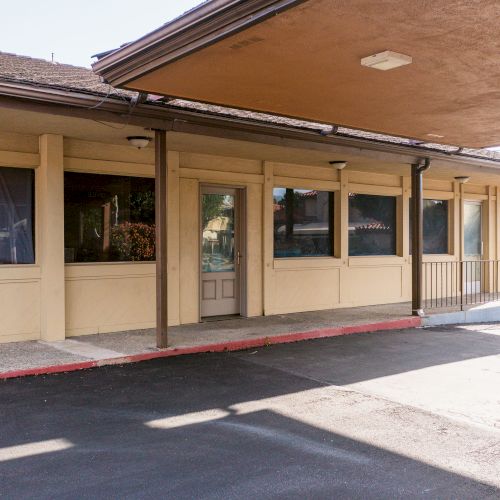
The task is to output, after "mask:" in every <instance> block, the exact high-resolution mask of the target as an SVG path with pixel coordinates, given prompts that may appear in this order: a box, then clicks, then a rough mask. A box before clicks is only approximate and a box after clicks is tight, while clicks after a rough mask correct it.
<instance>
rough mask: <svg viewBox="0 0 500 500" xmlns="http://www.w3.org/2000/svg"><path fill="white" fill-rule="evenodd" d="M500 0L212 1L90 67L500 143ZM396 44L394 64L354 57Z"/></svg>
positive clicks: (141, 86)
mask: <svg viewBox="0 0 500 500" xmlns="http://www.w3.org/2000/svg"><path fill="white" fill-rule="evenodd" d="M499 19H500V2H498V0H473V1H471V0H442V1H440V2H433V1H421V2H415V1H414V0H380V1H377V2H374V1H373V0H349V1H347V0H306V1H303V0H302V1H297V0H282V1H269V0H246V1H235V0H232V1H231V0H212V1H209V2H206V3H204V4H202V5H201V6H200V7H198V8H196V9H194V10H193V11H190V12H188V13H187V14H186V15H184V16H183V17H181V18H179V19H177V20H175V21H173V22H172V23H169V24H167V25H165V26H164V27H162V28H160V29H159V30H157V31H155V32H153V33H150V34H148V35H146V36H145V37H143V38H141V39H140V40H138V41H137V42H134V43H132V44H129V45H127V46H124V47H123V48H121V49H119V50H117V51H115V52H112V53H109V54H107V55H105V56H104V57H103V58H102V59H100V60H99V61H98V62H97V63H96V64H95V65H94V70H95V71H96V72H97V73H98V74H100V75H102V76H103V77H104V78H105V79H106V80H107V81H108V82H109V83H110V84H112V85H115V86H123V87H126V88H129V89H134V90H139V91H143V92H148V93H153V94H161V95H166V96H173V97H181V98H185V99H190V100H196V101H202V102H208V103H215V104H220V105H224V106H230V107H237V108H243V109H250V110H255V111H262V112H267V113H275V114H280V115H285V116H292V117H297V118H303V119H307V120H313V121H319V122H324V123H329V124H336V125H343V126H347V127H352V128H358V129H363V130H369V131H375V132H382V133H387V134H391V135H399V136H403V137H410V138H415V139H420V140H422V141H425V142H440V143H445V144H453V145H457V146H464V147H473V148H480V147H488V146H494V145H500V88H499V83H500V53H499V41H500V23H499V22H498V20H499ZM384 50H391V51H394V52H399V53H403V54H406V55H409V56H411V57H412V58H413V62H412V64H409V65H406V66H402V67H399V68H396V69H392V70H389V71H379V70H376V69H372V68H367V67H364V66H361V64H360V60H361V59H362V58H363V57H366V56H369V55H372V54H375V53H377V52H381V51H384Z"/></svg>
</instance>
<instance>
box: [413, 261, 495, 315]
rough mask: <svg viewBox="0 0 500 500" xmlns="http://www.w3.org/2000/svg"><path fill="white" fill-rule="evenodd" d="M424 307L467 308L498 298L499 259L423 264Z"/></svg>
mask: <svg viewBox="0 0 500 500" xmlns="http://www.w3.org/2000/svg"><path fill="white" fill-rule="evenodd" d="M422 267H423V269H422V278H423V280H422V281H423V283H422V286H423V288H422V292H423V305H424V309H443V308H452V309H457V308H460V309H461V310H463V309H464V308H466V307H468V306H472V305H476V304H484V303H486V302H492V301H495V300H499V297H500V293H499V271H500V266H499V261H498V260H463V261H451V262H424V263H423V264H422Z"/></svg>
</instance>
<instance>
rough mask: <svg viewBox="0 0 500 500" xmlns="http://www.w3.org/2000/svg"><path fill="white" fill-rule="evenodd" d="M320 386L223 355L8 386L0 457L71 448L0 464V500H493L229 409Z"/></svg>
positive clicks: (374, 453)
mask: <svg viewBox="0 0 500 500" xmlns="http://www.w3.org/2000/svg"><path fill="white" fill-rule="evenodd" d="M391 335H394V334H391ZM304 345H305V344H301V346H304ZM291 347H292V346H291ZM353 348H354V346H353ZM443 359H444V358H443ZM321 386H322V385H321V384H318V383H316V382H313V381H311V380H309V379H306V378H302V377H298V376H294V375H291V374H287V373H284V372H282V371H281V370H276V369H273V368H270V367H267V366H263V365H259V364H253V363H247V362H244V361H243V360H242V359H239V358H238V357H236V356H234V355H226V354H214V355H198V356H191V357H183V358H175V359H163V360H156V361H151V362H147V363H141V364H136V365H129V366H123V367H106V368H101V369H95V370H90V371H87V372H74V373H70V374H65V375H54V376H44V377H38V378H28V379H17V380H10V381H7V382H5V383H3V384H2V385H1V386H0V418H1V422H2V424H1V433H0V453H1V450H2V449H5V448H7V447H12V446H19V445H22V444H26V443H33V442H40V441H46V440H53V439H60V438H64V439H66V440H68V441H69V442H70V443H72V445H73V446H72V447H71V448H68V449H66V450H62V451H57V452H50V453H45V454H40V455H38V456H28V457H25V458H18V459H14V460H6V461H3V462H0V484H1V485H2V486H1V490H0V497H1V498H58V499H59V498H147V497H151V496H154V497H168V498H176V499H180V498H186V499H187V498H190V499H192V498H224V499H227V498H248V497H256V498H270V497H282V498H318V497H330V498H331V497H337V498H344V497H349V498H384V499H387V498H394V497H402V496H405V497H406V496H409V497H412V496H430V497H434V498H436V497H441V498H443V497H447V498H448V497H461V498H466V497H468V498H481V497H486V496H488V495H491V496H493V495H494V494H495V492H496V490H495V489H494V488H492V487H491V486H487V485H484V484H482V483H479V482H476V481H473V480H471V479H468V478H464V477H462V476H460V475H458V474H454V473H451V472H447V471H444V470H442V469H439V468H436V467H433V466H430V465H427V464H425V463H422V462H419V461H417V460H413V459H411V458H407V457H405V456H401V455H398V454H396V453H392V452H390V451H387V450H384V449H382V448H378V447H375V446H371V445H368V444H365V443H362V442H359V441H356V440H353V439H349V438H346V437H344V436H341V435H338V434H336V433H332V432H327V431H325V430H322V429H319V428H317V427H314V426H311V425H307V424H305V423H303V422H301V421H298V420H294V419H291V418H288V417H286V416H284V415H281V414H279V413H276V412H274V411H269V410H257V411H251V412H248V413H244V414H235V413H234V412H233V411H232V410H231V409H230V407H231V406H232V405H235V404H237V403H240V402H247V401H255V400H261V399H265V398H270V397H274V396H280V395H285V394H292V393H300V392H301V391H307V390H310V389H314V388H318V387H321ZM214 408H217V409H221V410H224V413H223V415H224V416H222V417H217V416H216V418H214V419H210V420H208V421H205V422H195V423H192V422H191V423H190V424H189V425H182V419H181V420H180V422H181V425H176V426H173V427H172V428H168V425H167V426H166V428H161V424H160V426H159V428H158V427H156V428H152V427H151V426H148V425H146V424H147V423H148V422H151V421H157V420H158V419H160V420H161V419H172V418H174V417H177V416H183V415H189V414H193V413H197V412H203V411H206V410H211V409H214ZM167 421H168V420H167ZM366 425H369V419H367V422H366ZM0 456H1V455H0Z"/></svg>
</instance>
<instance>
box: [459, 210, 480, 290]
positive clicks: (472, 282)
mask: <svg viewBox="0 0 500 500" xmlns="http://www.w3.org/2000/svg"><path fill="white" fill-rule="evenodd" d="M482 226H483V223H482V207H481V202H474V201H466V202H464V261H466V262H464V270H463V276H464V285H465V291H466V293H467V294H473V293H478V292H480V291H481V281H482V279H481V271H482V267H481V262H480V261H481V259H482V258H483V230H482Z"/></svg>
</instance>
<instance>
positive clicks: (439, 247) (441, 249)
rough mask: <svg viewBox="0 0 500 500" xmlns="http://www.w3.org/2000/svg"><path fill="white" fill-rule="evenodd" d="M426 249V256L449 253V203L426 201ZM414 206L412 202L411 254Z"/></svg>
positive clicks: (444, 201) (424, 205) (424, 221)
mask: <svg viewBox="0 0 500 500" xmlns="http://www.w3.org/2000/svg"><path fill="white" fill-rule="evenodd" d="M423 212H424V219H423V226H424V235H423V236H424V249H423V252H424V253H426V254H443V253H448V251H449V250H448V201H447V200H424V203H423ZM412 227H413V205H412V204H411V200H410V254H411V251H412V234H413V233H412Z"/></svg>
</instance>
